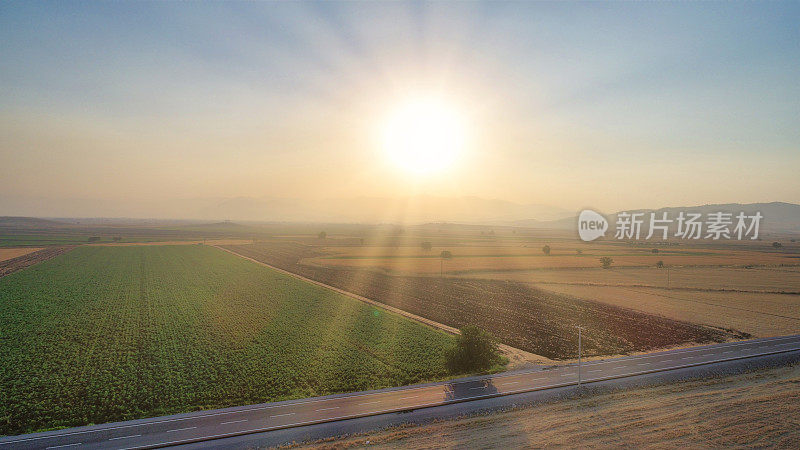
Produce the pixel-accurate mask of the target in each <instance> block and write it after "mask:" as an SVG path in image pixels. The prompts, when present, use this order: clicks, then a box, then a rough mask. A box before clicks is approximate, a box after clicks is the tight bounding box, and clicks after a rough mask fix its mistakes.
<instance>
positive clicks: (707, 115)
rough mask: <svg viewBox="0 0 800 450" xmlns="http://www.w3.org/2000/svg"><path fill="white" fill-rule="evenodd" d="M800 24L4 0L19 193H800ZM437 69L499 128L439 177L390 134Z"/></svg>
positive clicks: (463, 104) (358, 7)
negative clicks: (422, 168)
mask: <svg viewBox="0 0 800 450" xmlns="http://www.w3.org/2000/svg"><path fill="white" fill-rule="evenodd" d="M798 23H800V2H734V3H724V2H703V3H699V2H697V3H693V2H674V3H670V2H658V3H656V2H646V3H631V2H615V3H594V2H563V3H561V2H559V3H550V2H546V3H534V2H530V3H526V2H512V3H500V2H492V3H478V2H474V3H467V2H459V3H443V2H442V3H419V2H414V3H368V2H346V3H271V2H245V3H234V2H205V3H199V2H195V3H189V2H102V3H93V2H4V3H2V4H0V55H1V56H2V57H0V131H2V137H0V176H2V177H3V178H4V179H5V180H11V181H12V183H10V184H11V186H12V187H11V188H10V189H9V190H8V191H7V192H6V193H5V194H4V196H5V197H15V198H24V197H36V198H44V199H56V200H57V199H59V198H64V197H70V198H72V197H80V198H106V199H111V198H119V199H138V200H141V199H146V198H157V199H160V200H167V199H170V198H186V197H236V196H252V197H263V196H274V197H287V196H300V197H309V196H318V195H320V194H319V192H320V190H321V187H322V186H325V189H324V190H325V193H326V194H327V195H331V196H337V197H347V196H357V195H364V192H369V193H370V194H374V195H375V196H402V195H408V194H411V193H428V194H434V195H453V196H459V195H477V196H483V197H492V198H503V199H508V200H513V201H518V202H525V203H544V204H557V205H558V206H565V207H579V206H583V205H589V204H591V205H597V206H599V207H605V208H609V209H624V208H635V207H659V206H664V205H668V204H672V205H674V204H698V203H712V202H729V201H731V202H733V201H740V202H750V201H771V200H783V201H792V202H800V182H798V181H797V180H798V178H797V176H796V167H800V164H798V163H800V156H798V154H800V152H798V150H800V131H798V130H800V126H798V123H800V83H798V82H797V80H799V79H800V26H798ZM419 92H423V93H430V92H435V93H444V95H446V96H447V98H450V99H453V100H454V103H455V104H457V105H459V108H462V109H463V110H464V111H466V112H467V113H468V115H469V117H470V118H471V120H472V121H473V122H472V123H473V124H474V125H475V129H476V130H478V131H479V133H477V135H478V136H479V137H478V138H476V139H475V142H474V145H473V146H472V147H473V148H472V150H471V151H470V152H469V154H465V156H464V160H463V161H462V163H461V164H459V166H458V167H455V168H453V170H451V171H449V172H448V173H444V174H440V176H437V177H435V179H425V180H420V179H413V180H410V179H408V176H407V174H403V173H398V172H397V171H396V170H393V168H392V167H388V166H387V165H386V162H385V160H386V158H384V157H383V155H381V152H380V150H379V149H376V148H375V147H376V146H375V145H374V142H372V141H371V137H370V135H371V133H372V131H373V130H374V129H375V128H376V127H379V124H376V123H375V122H376V121H378V122H379V119H378V118H379V117H381V115H382V114H383V113H384V112H385V110H387V109H391V106H392V104H394V103H395V102H397V101H402V98H403V97H404V96H408V95H415V94H416V93H419ZM343 174H346V175H343ZM598 182H602V184H603V186H604V189H603V190H602V192H599V191H598V190H597V189H596V188H593V186H596V184H597V183H598ZM98 184H101V185H103V186H104V188H103V189H102V190H98V189H97V185H98ZM6 185H8V183H7V184H6ZM645 186H646V187H647V189H643V187H645Z"/></svg>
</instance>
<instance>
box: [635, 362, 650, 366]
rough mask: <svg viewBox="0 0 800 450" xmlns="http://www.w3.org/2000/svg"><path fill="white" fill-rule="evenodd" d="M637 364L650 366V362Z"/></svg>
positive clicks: (638, 364)
mask: <svg viewBox="0 0 800 450" xmlns="http://www.w3.org/2000/svg"><path fill="white" fill-rule="evenodd" d="M636 365H637V366H649V365H650V363H637V364H636Z"/></svg>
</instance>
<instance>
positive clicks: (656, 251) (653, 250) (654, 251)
mask: <svg viewBox="0 0 800 450" xmlns="http://www.w3.org/2000/svg"><path fill="white" fill-rule="evenodd" d="M650 251H651V252H652V253H658V249H657V248H654V249H652V250H650Z"/></svg>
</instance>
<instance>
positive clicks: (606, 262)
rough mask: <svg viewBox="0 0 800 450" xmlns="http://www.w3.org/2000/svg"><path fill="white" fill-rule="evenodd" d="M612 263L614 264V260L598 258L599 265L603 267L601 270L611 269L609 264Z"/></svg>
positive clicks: (604, 257) (606, 257) (605, 257)
mask: <svg viewBox="0 0 800 450" xmlns="http://www.w3.org/2000/svg"><path fill="white" fill-rule="evenodd" d="M613 262H614V259H612V258H609V257H608V256H603V257H602V258H600V265H602V266H603V269H609V268H611V263H613Z"/></svg>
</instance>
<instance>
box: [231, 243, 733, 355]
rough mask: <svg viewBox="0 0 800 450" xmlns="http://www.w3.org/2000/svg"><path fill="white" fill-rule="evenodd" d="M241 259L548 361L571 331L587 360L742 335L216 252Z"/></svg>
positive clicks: (563, 351)
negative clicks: (481, 334) (481, 333)
mask: <svg viewBox="0 0 800 450" xmlns="http://www.w3.org/2000/svg"><path fill="white" fill-rule="evenodd" d="M223 247H224V248H226V249H230V250H232V251H234V252H238V253H239V254H241V255H243V256H247V257H250V258H253V259H256V260H259V261H262V262H265V263H267V264H271V265H274V266H276V267H280V268H282V269H285V270H289V271H291V272H294V273H298V274H300V275H303V276H306V277H308V278H311V279H314V280H317V281H320V282H323V283H326V284H329V285H332V286H335V287H337V288H340V289H344V290H347V291H349V292H352V293H355V294H358V295H361V296H364V297H367V298H370V299H373V300H376V301H379V302H382V303H385V304H387V305H390V306H393V307H396V308H399V309H402V310H404V311H407V312H410V313H412V314H417V315H420V316H423V317H426V318H428V319H431V320H434V321H437V322H440V323H443V324H445V325H449V326H452V327H457V328H458V327H462V326H464V325H468V324H474V325H478V326H480V327H482V328H484V329H486V330H488V331H490V332H492V333H494V334H495V335H496V336H497V337H498V338H499V339H500V341H501V342H503V343H505V344H507V345H510V346H512V347H516V348H519V349H522V350H525V351H528V352H531V353H534V354H537V355H541V356H544V357H547V358H550V359H569V358H572V357H574V356H576V354H577V336H576V333H575V328H574V326H576V325H581V326H584V327H586V328H587V332H586V334H585V336H587V337H586V339H585V340H584V352H585V353H584V354H585V355H588V356H593V355H594V356H597V355H612V354H622V353H630V352H637V351H648V350H653V349H658V348H666V347H672V346H678V345H690V344H692V343H705V342H721V341H725V340H729V339H734V338H737V337H742V336H743V335H741V334H739V333H736V332H729V331H725V330H719V329H712V328H708V327H703V326H697V325H693V324H691V323H688V322H680V321H675V320H670V319H666V318H663V317H658V316H655V315H650V314H645V313H641V312H636V311H634V310H632V309H627V308H621V307H617V306H612V305H608V304H603V303H598V302H593V301H584V300H578V299H575V298H573V297H569V296H565V295H561V294H553V293H550V292H547V291H544V290H541V289H537V288H535V287H531V286H529V285H526V284H524V283H509V282H506V281H493V280H469V279H463V278H452V277H445V278H443V279H442V278H438V277H419V276H418V277H413V276H391V275H387V274H385V273H380V272H376V271H365V270H341V269H331V268H322V267H314V266H306V265H303V264H300V261H301V260H303V259H304V258H307V257H314V256H316V255H318V254H319V250H317V249H316V248H314V247H310V246H306V245H301V244H296V243H292V242H286V241H277V242H264V243H258V244H248V245H233V246H223Z"/></svg>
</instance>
